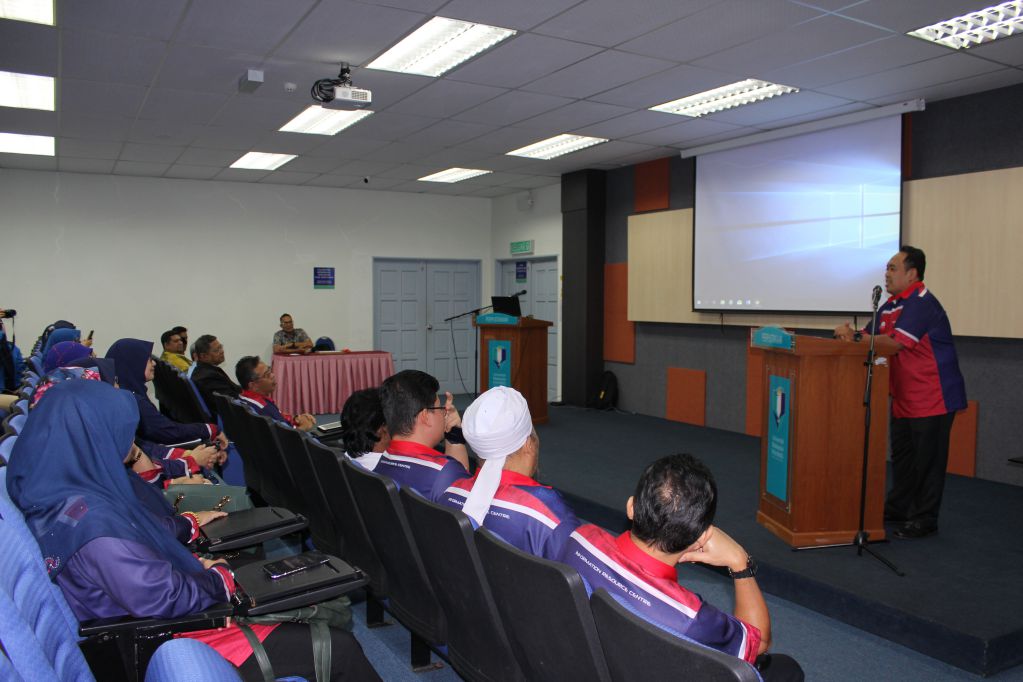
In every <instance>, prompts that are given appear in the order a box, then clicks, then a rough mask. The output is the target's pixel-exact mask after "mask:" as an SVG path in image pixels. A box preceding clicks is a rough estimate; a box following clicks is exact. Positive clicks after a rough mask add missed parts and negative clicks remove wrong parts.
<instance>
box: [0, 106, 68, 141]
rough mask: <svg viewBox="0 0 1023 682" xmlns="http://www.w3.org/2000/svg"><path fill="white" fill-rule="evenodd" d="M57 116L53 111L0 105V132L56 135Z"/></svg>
mask: <svg viewBox="0 0 1023 682" xmlns="http://www.w3.org/2000/svg"><path fill="white" fill-rule="evenodd" d="M57 116H58V115H57V113H56V112H54V111H38V110H35V109H17V108H14V107H0V132H4V133H21V134H23V135H54V136H56V134H57V123H58V118H57Z"/></svg>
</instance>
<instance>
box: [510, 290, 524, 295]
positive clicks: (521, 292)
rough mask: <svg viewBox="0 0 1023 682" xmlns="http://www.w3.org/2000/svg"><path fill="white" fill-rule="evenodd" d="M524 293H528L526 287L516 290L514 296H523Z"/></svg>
mask: <svg viewBox="0 0 1023 682" xmlns="http://www.w3.org/2000/svg"><path fill="white" fill-rule="evenodd" d="M524 293H526V290H525V289H523V290H522V291H516V292H515V293H514V294H512V296H522V295H523V294H524Z"/></svg>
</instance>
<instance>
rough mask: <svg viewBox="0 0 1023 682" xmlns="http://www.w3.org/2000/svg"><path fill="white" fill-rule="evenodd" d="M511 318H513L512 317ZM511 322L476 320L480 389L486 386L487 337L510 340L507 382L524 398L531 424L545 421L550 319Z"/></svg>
mask: <svg viewBox="0 0 1023 682" xmlns="http://www.w3.org/2000/svg"><path fill="white" fill-rule="evenodd" d="M512 319H515V318H512ZM517 320H518V321H517V322H516V323H515V324H487V323H484V322H480V323H478V324H476V322H475V321H474V322H473V323H474V324H476V326H477V327H478V328H479V331H480V390H481V391H485V390H487V389H488V388H490V371H489V370H490V353H489V348H490V341H506V342H509V343H510V344H511V355H510V361H511V364H510V368H511V372H510V379H511V381H510V382H509V385H510V386H511V387H512V388H514V389H515V390H517V391H518V392H519V393H521V394H522V396H523V397H524V398H525V399H526V403H527V404H528V405H529V414H530V416H532V417H533V423H534V424H546V423H547V328H548V327H550V326H551V325H552V324H553V322H547V321H546V320H534V319H533V318H531V317H520V318H517Z"/></svg>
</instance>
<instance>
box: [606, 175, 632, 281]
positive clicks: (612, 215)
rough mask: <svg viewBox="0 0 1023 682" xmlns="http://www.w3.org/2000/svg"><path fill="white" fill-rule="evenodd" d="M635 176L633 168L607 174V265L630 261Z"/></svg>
mask: <svg viewBox="0 0 1023 682" xmlns="http://www.w3.org/2000/svg"><path fill="white" fill-rule="evenodd" d="M634 175H635V173H634V170H633V166H626V167H625V168H616V169H615V170H612V171H608V172H607V195H606V198H607V205H606V208H605V217H606V220H607V229H606V234H605V237H604V262H605V263H624V262H625V261H627V260H629V216H630V215H631V214H632V212H633V207H634V206H635V205H636V201H635V185H634V184H633V176H634Z"/></svg>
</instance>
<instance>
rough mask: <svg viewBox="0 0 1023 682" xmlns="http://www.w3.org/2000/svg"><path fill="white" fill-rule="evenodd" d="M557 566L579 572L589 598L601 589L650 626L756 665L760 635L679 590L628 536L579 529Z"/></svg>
mask: <svg viewBox="0 0 1023 682" xmlns="http://www.w3.org/2000/svg"><path fill="white" fill-rule="evenodd" d="M561 561H562V562H564V563H566V564H568V565H569V566H573V567H574V568H575V569H576V570H577V571H579V575H581V576H582V578H583V581H584V582H585V583H586V589H587V591H588V592H589V593H591V594H592V592H593V590H606V591H607V592H608V593H609V594H610V595H611V596H612V597H614V598H615V599H616V600H617V601H619V602H621V603H622V604H623V605H624V606H625V607H626V608H627V609H629V610H630V611H632V612H633V613H635V614H637V615H639V616H640V617H641V618H645V619H646V620H648V621H649V622H651V623H654V624H655V625H660V626H662V627H665V628H668V629H669V630H671V631H674V632H675V633H677V634H681V635H682V636H683V637H685V638H687V639H690V640H692V641H694V642H697V643H699V644H702V645H704V646H707V647H710V648H712V649H716V650H718V651H722V652H724V653H726V654H730V655H732V656H735V657H737V658H741V659H743V660H744V661H746V662H748V663H753V662H754V661H755V660H756V658H757V650H758V649H759V648H760V637H761V636H760V630H759V629H758V628H756V627H755V626H753V625H750V624H749V623H746V622H743V621H741V620H739V619H738V618H736V617H734V616H731V615H729V614H727V613H724V612H723V611H720V610H718V609H717V608H715V607H714V606H711V605H710V604H707V603H706V602H704V601H703V600H702V599H701V598H700V595H698V594H695V593H693V592H690V591H689V590H687V589H686V588H684V587H682V586H681V585H679V584H678V573H677V572H676V570H675V567H674V566H669V565H668V564H666V563H664V562H662V561H658V560H657V559H655V558H654V557H652V556H650V555H649V554H647V553H646V552H644V551H643V550H642V549H640V548H639V547H637V546H636V544H635V543H634V542H633V541H632V537H631V535H630V534H629V532H628V531H626V532H624V533H622V534H621V535H619V536H618V537H615V536H614V535H612V534H610V533H608V532H607V531H606V530H604V529H602V528H599V527H597V526H594V525H592V524H588V525H585V526H580V527H579V528H578V529H577V530H576V531H575V532H574V533H572V536H571V539H570V540H569V543H568V545H567V546H566V547H565V551H564V553H563V554H562V556H561Z"/></svg>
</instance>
